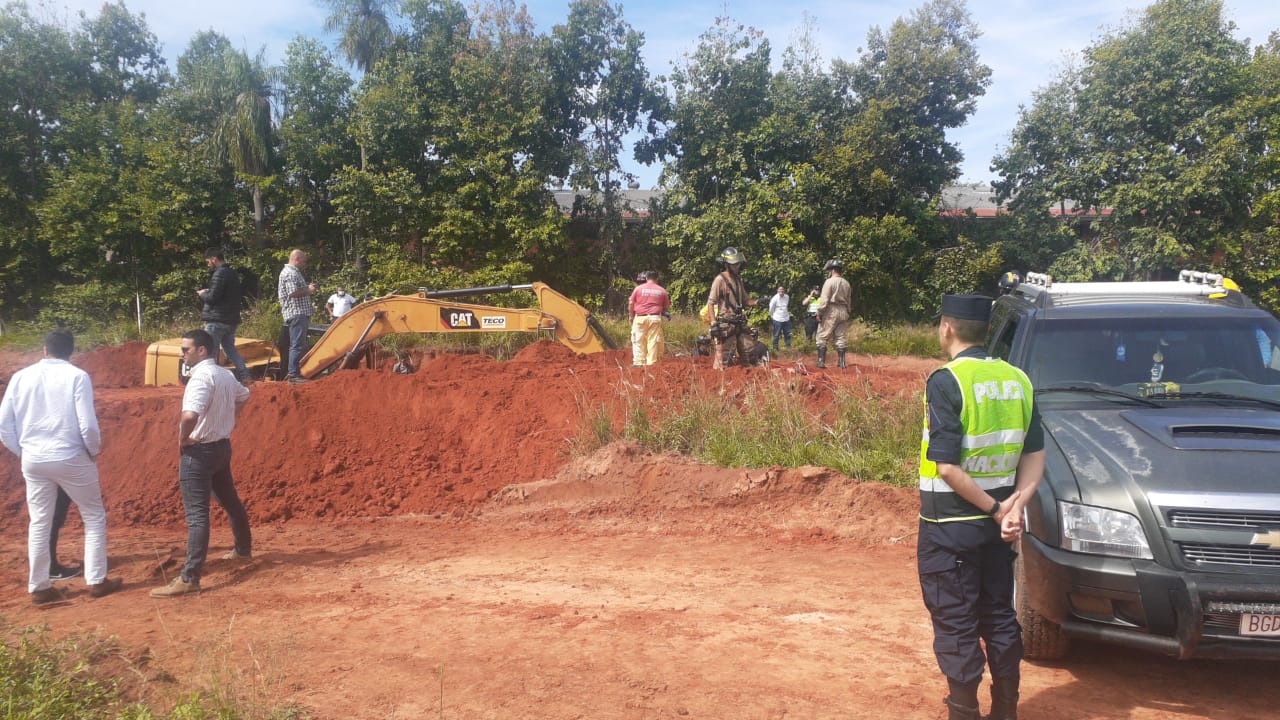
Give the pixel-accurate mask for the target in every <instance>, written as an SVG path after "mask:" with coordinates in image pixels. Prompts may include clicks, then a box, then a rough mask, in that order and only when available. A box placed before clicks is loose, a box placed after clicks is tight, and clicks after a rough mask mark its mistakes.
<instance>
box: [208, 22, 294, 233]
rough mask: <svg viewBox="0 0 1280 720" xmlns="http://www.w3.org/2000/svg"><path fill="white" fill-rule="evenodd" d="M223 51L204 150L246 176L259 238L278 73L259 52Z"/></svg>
mask: <svg viewBox="0 0 1280 720" xmlns="http://www.w3.org/2000/svg"><path fill="white" fill-rule="evenodd" d="M223 57H224V66H223V68H222V70H223V75H222V77H220V78H217V81H218V84H219V85H221V87H219V88H209V91H210V94H211V95H213V96H215V97H216V99H217V101H218V107H219V108H220V112H219V115H218V118H217V120H216V124H215V125H214V128H213V133H212V135H211V136H210V138H209V150H210V152H211V153H212V154H213V155H214V156H215V157H217V158H219V159H222V160H225V161H227V162H229V163H230V164H231V167H232V168H234V169H235V171H236V173H237V174H239V175H241V176H244V177H246V178H248V181H249V186H250V189H251V192H252V194H253V227H254V233H255V236H256V238H257V239H259V240H261V238H262V228H263V224H264V221H265V218H264V215H265V210H264V207H263V202H262V183H263V181H264V180H265V179H266V178H267V176H268V175H270V174H271V166H272V160H273V159H274V146H275V141H274V138H275V126H274V124H273V123H272V118H271V97H272V94H273V92H274V86H275V82H276V76H277V75H278V74H279V73H278V71H277V70H276V69H275V68H270V67H268V66H267V65H266V63H265V61H264V59H263V53H262V52H259V53H258V55H257V56H256V57H254V58H252V59H250V58H249V56H248V55H247V54H246V53H245V52H244V51H242V50H232V49H230V48H228V49H227V50H226V52H225V53H224V54H223Z"/></svg>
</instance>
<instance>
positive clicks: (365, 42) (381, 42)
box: [324, 0, 391, 170]
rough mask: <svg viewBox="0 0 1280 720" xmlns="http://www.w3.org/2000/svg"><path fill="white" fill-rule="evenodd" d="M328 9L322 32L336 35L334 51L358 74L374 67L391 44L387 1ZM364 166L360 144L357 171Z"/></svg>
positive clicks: (336, 2) (335, 4)
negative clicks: (336, 33) (335, 49)
mask: <svg viewBox="0 0 1280 720" xmlns="http://www.w3.org/2000/svg"><path fill="white" fill-rule="evenodd" d="M324 4H325V5H328V6H329V11H330V12H329V17H327V18H325V21H324V29H325V31H326V32H339V33H341V38H340V39H339V40H338V51H339V52H341V53H342V54H343V55H344V56H345V57H346V58H347V61H348V62H350V63H351V64H352V65H354V66H355V67H356V69H357V70H359V71H360V72H362V73H367V72H369V71H370V70H372V69H373V67H374V65H376V64H377V62H378V59H379V57H381V55H382V53H383V51H384V50H386V48H387V46H388V45H390V44H391V23H390V21H389V20H388V19H387V7H388V6H389V5H390V4H391V2H390V0H324ZM367 164H368V155H367V153H366V152H365V147H364V143H361V144H360V169H361V170H364V169H365V167H366V165H367Z"/></svg>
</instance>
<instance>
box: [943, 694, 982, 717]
mask: <svg viewBox="0 0 1280 720" xmlns="http://www.w3.org/2000/svg"><path fill="white" fill-rule="evenodd" d="M942 701H943V702H945V703H946V704H947V720H982V715H981V713H979V712H978V707H977V706H976V705H975V706H973V707H967V706H965V705H961V704H960V703H958V702H955V701H953V700H952V699H951V698H950V697H946V698H943V699H942Z"/></svg>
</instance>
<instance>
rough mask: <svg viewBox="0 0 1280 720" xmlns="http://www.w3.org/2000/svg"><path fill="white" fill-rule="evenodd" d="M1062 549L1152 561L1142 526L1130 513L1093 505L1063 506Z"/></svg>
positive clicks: (1061, 507) (1060, 506) (1071, 504)
mask: <svg viewBox="0 0 1280 720" xmlns="http://www.w3.org/2000/svg"><path fill="white" fill-rule="evenodd" d="M1058 511H1059V512H1061V513H1062V547H1063V548H1065V549H1067V550H1073V551H1075V552H1083V553H1090V554H1093V555H1111V556H1114V557H1126V558H1142V559H1145V560H1150V559H1151V546H1150V545H1148V544H1147V535H1146V533H1144V532H1143V531H1142V523H1140V522H1138V518H1136V517H1134V516H1132V515H1130V514H1129V513H1124V512H1120V511H1118V510H1110V509H1108V508H1101V507H1094V506H1092V505H1077V504H1076V503H1069V502H1059V503H1058Z"/></svg>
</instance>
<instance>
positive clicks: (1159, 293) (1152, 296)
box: [1016, 270, 1252, 307]
mask: <svg viewBox="0 0 1280 720" xmlns="http://www.w3.org/2000/svg"><path fill="white" fill-rule="evenodd" d="M1223 279H1224V278H1223V276H1222V275H1221V274H1219V273H1211V272H1204V271H1200V270H1182V271H1181V272H1179V273H1178V279H1177V280H1151V281H1132V282H1055V281H1054V279H1053V276H1051V275H1048V274H1045V273H1037V272H1029V273H1027V277H1026V279H1025V280H1023V282H1022V284H1021V285H1019V286H1018V288H1017V290H1016V293H1017V294H1018V295H1022V296H1023V297H1026V298H1027V299H1028V300H1030V301H1031V302H1032V303H1034V304H1035V305H1037V306H1038V307H1062V306H1065V305H1085V304H1094V303H1098V302H1126V301H1127V302H1179V301H1182V302H1199V301H1200V300H1201V299H1209V298H1213V299H1214V300H1221V301H1222V302H1225V303H1227V304H1230V305H1236V306H1240V307H1251V306H1252V303H1251V302H1249V300H1248V298H1246V297H1244V295H1243V294H1241V293H1239V292H1227V289H1226V287H1225V286H1224V284H1223Z"/></svg>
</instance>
